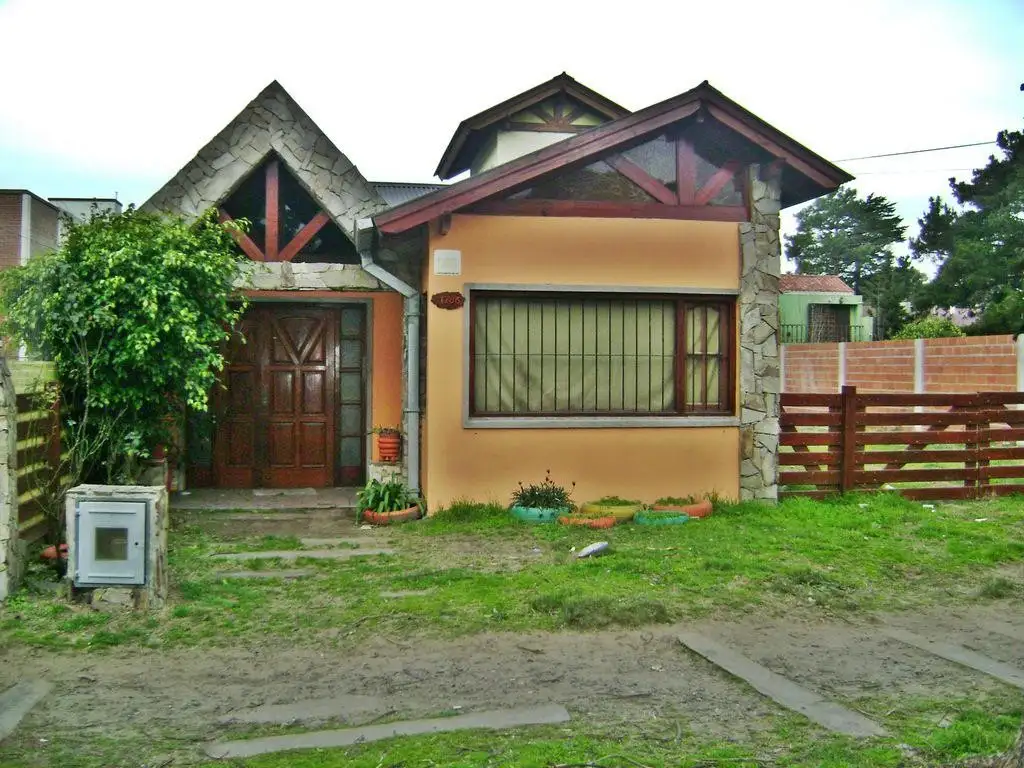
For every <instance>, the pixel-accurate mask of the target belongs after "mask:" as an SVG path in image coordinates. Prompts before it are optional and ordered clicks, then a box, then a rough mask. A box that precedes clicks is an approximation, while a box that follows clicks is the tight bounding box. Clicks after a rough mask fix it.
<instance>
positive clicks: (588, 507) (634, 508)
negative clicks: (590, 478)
mask: <svg viewBox="0 0 1024 768" xmlns="http://www.w3.org/2000/svg"><path fill="white" fill-rule="evenodd" d="M643 508H644V505H643V504H595V503H594V502H587V503H586V504H584V505H583V506H582V507H580V513H581V514H584V515H588V516H590V517H614V518H615V519H616V521H618V522H620V523H628V522H629V521H630V520H632V519H633V518H634V517H635V516H636V514H637V513H638V512H640V511H641V510H642V509H643Z"/></svg>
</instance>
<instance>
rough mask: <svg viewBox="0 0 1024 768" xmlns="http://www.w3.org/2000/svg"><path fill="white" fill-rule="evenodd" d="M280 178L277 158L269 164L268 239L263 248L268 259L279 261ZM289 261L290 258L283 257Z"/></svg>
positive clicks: (267, 196)
mask: <svg viewBox="0 0 1024 768" xmlns="http://www.w3.org/2000/svg"><path fill="white" fill-rule="evenodd" d="M280 189H281V186H280V178H279V173H278V163H277V160H273V161H271V162H270V164H268V165H267V195H266V198H267V199H266V202H267V225H266V233H267V239H266V242H265V243H264V244H263V246H264V247H263V250H264V251H265V252H266V254H267V261H277V260H278V256H277V243H278V232H279V231H280V216H281V207H280V206H279V205H278V199H279V191H280ZM283 261H288V259H283Z"/></svg>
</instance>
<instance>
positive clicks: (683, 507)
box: [651, 499, 711, 517]
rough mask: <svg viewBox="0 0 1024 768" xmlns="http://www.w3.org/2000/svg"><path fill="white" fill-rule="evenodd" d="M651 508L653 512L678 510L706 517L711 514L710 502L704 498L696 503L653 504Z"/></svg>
mask: <svg viewBox="0 0 1024 768" xmlns="http://www.w3.org/2000/svg"><path fill="white" fill-rule="evenodd" d="M651 509H653V510H654V511H655V512H678V513H679V514H681V515H687V516H688V517H707V516H708V515H710V514H711V502H710V501H708V500H707V499H704V500H703V501H698V502H697V503H696V504H655V505H654V506H653V507H651Z"/></svg>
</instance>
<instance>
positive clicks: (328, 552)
mask: <svg viewBox="0 0 1024 768" xmlns="http://www.w3.org/2000/svg"><path fill="white" fill-rule="evenodd" d="M394 553H395V550H393V549H282V550H264V551H261V552H225V553H224V554H220V555H211V557H212V558H213V559H214V560H298V559H299V558H300V557H307V558H309V559H310V560H348V559H349V558H352V557H368V556H371V555H393V554H394Z"/></svg>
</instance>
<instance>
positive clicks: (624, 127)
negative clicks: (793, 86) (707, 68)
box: [374, 82, 853, 234]
mask: <svg viewBox="0 0 1024 768" xmlns="http://www.w3.org/2000/svg"><path fill="white" fill-rule="evenodd" d="M752 165H757V166H758V167H760V168H761V170H762V173H764V172H771V173H780V174H781V175H782V181H781V191H782V200H781V203H782V205H783V206H788V205H795V204H797V203H801V202H804V201H806V200H810V199H813V198H815V197H818V196H819V195H822V194H825V193H827V192H829V191H832V190H834V189H836V188H837V187H839V186H840V185H841V184H843V183H845V182H847V181H850V180H851V179H852V178H853V177H852V176H850V174H848V173H846V172H845V171H844V170H842V169H841V168H839V167H837V166H835V165H833V164H832V163H830V162H828V161H827V160H825V159H824V158H823V157H821V156H820V155H817V154H815V153H814V152H812V151H811V150H809V149H807V148H806V147H804V146H803V145H801V144H799V143H797V142H796V141H794V140H793V139H791V138H789V137H788V136H786V135H785V134H783V133H782V132H781V131H779V130H778V129H776V128H774V127H772V126H771V125H769V124H768V123H765V122H764V121H763V120H761V119H760V118H758V117H757V116H756V115H754V114H752V113H751V112H749V111H747V110H746V109H744V108H743V107H742V106H740V105H739V104H737V103H736V102H734V101H732V100H731V99H729V98H728V97H726V96H725V95H724V94H722V93H721V92H720V91H718V90H716V89H715V88H713V87H711V86H710V85H709V84H708V83H707V82H703V83H701V84H700V85H698V86H697V87H696V88H693V89H692V90H690V91H687V92H685V93H683V94H680V95H679V96H676V97H673V98H671V99H668V100H666V101H663V102H661V103H659V104H655V105H653V106H651V107H648V108H646V109H643V110H640V111H639V112H634V113H632V114H629V115H626V116H624V117H621V118H618V119H616V120H613V121H611V122H607V123H605V124H603V125H600V126H597V127H595V128H593V129H592V130H589V131H585V132H583V133H580V134H579V135H576V136H573V137H571V138H568V139H565V140H563V141H560V142H557V143H556V144H552V145H550V146H547V147H544V148H543V149H540V150H537V151H536V152H532V153H530V154H528V155H523V156H522V157H519V158H516V159H515V160H512V161H510V162H508V163H504V164H503V165H500V166H497V167H495V168H492V169H491V170H488V171H485V172H484V173H480V174H477V175H475V176H471V177H470V178H468V179H464V180H462V181H460V182H457V183H455V184H452V185H451V186H449V187H446V188H444V189H442V190H439V191H438V192H435V193H433V194H430V195H426V196H424V197H422V198H419V199H418V200H414V201H411V202H409V203H407V204H405V205H401V206H398V207H396V208H393V209H391V210H389V211H386V212H384V213H382V214H380V215H378V216H376V217H374V221H375V223H376V225H377V228H378V229H379V231H381V232H382V233H384V234H398V233H401V232H406V231H408V230H410V229H412V228H414V227H417V226H420V225H422V224H425V223H427V222H429V221H431V220H433V219H436V218H439V217H442V216H445V215H448V214H451V213H455V212H456V211H466V212H477V213H503V214H524V215H548V216H597V217H633V218H695V219H710V220H725V221H743V220H745V219H746V218H747V216H748V210H747V204H748V201H747V199H746V195H747V190H746V180H747V179H748V178H749V173H748V170H747V169H748V168H749V166H752ZM581 169H582V170H581ZM619 177H621V179H620V178H619ZM622 179H625V180H628V181H629V182H630V184H628V185H627V184H625V182H624V181H623V180H622ZM611 185H614V189H613V187H612V186H611ZM552 190H554V192H552ZM552 194H554V197H552ZM609 198H611V199H609Z"/></svg>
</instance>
